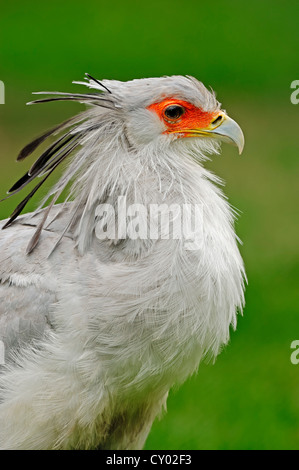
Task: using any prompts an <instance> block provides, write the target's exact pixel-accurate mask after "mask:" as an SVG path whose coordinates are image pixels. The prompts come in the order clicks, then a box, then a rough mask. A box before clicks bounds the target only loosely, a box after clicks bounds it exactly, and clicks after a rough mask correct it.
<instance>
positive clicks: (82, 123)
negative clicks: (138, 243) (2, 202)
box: [3, 74, 244, 228]
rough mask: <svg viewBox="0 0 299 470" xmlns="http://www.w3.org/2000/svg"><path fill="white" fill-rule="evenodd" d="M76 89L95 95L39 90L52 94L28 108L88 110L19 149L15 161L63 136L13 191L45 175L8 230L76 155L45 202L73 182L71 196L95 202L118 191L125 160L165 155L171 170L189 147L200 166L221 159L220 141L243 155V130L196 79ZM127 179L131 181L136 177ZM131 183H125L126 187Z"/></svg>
mask: <svg viewBox="0 0 299 470" xmlns="http://www.w3.org/2000/svg"><path fill="white" fill-rule="evenodd" d="M74 83H77V84H83V85H85V86H87V87H89V88H91V89H93V90H96V93H95V92H92V93H62V92H38V93H36V94H50V95H52V96H51V97H47V98H42V99H37V100H35V101H33V102H30V103H28V104H35V103H45V102H49V101H77V102H80V103H84V104H87V105H88V106H89V107H90V108H89V109H88V110H87V111H85V112H83V113H80V114H79V115H77V116H75V117H73V118H71V119H69V120H67V121H66V122H63V123H62V124H59V125H58V126H56V127H55V128H53V129H51V130H50V131H47V132H45V133H44V134H43V135H42V136H40V137H38V138H36V139H34V140H33V141H32V142H30V143H29V144H28V145H26V146H25V147H24V148H23V149H22V150H21V152H20V154H19V156H18V160H24V159H25V158H26V157H28V156H29V155H31V154H32V153H33V152H34V151H35V150H36V149H37V148H38V147H39V146H40V145H41V144H42V143H43V142H44V141H45V140H46V139H47V138H48V137H50V136H55V135H57V134H61V133H63V135H62V136H60V137H59V138H58V139H57V140H56V141H55V142H54V143H53V144H51V145H50V146H49V147H48V148H47V149H46V150H45V151H44V152H43V153H41V155H40V156H39V157H38V158H37V160H36V161H35V162H34V163H33V165H32V166H31V168H30V169H29V171H28V172H26V173H25V174H24V175H23V176H22V177H21V178H20V179H19V180H18V181H17V182H16V183H15V184H14V185H13V186H12V187H11V188H10V190H9V191H8V192H9V196H8V197H10V196H12V195H14V194H16V193H18V192H19V191H20V190H21V189H23V188H24V187H25V186H27V184H28V183H30V182H32V181H33V180H34V179H35V178H36V177H40V176H42V177H43V178H42V179H41V181H40V182H39V183H38V184H37V185H36V186H35V188H34V189H33V190H32V191H31V192H30V193H29V194H28V196H26V198H25V199H24V200H23V201H22V202H21V203H20V204H19V205H18V206H17V207H16V209H15V211H14V212H13V214H12V215H11V217H10V218H9V220H8V222H7V223H6V224H5V226H4V227H3V228H5V227H7V226H9V225H10V224H11V223H12V222H13V221H14V220H15V219H16V218H17V217H18V215H19V214H20V213H21V211H22V210H23V209H24V207H25V206H26V204H27V203H28V201H29V200H30V199H31V198H32V196H33V195H34V194H35V193H36V191H37V190H38V189H39V188H40V187H41V185H42V184H43V183H44V182H45V181H46V180H47V178H48V177H49V176H50V175H51V174H52V173H53V171H55V169H56V168H57V167H58V166H59V165H60V164H61V163H62V162H64V161H65V160H66V159H67V158H69V157H70V156H73V158H72V162H71V163H70V164H69V166H68V167H67V169H66V171H65V173H64V175H63V176H62V178H61V179H60V180H59V181H58V183H57V184H56V185H55V186H54V188H53V189H52V190H51V191H50V192H49V193H48V196H47V198H48V197H49V196H53V195H55V197H54V198H53V200H52V203H54V202H55V201H56V199H57V198H58V197H59V195H60V194H61V193H62V191H63V190H64V189H65V188H66V187H67V186H68V184H69V183H70V182H72V181H73V182H74V184H73V186H72V188H71V192H72V191H73V193H74V194H78V188H80V189H81V190H82V188H83V189H84V193H86V198H85V199H86V200H88V201H89V200H93V198H95V195H97V194H98V192H99V188H102V192H103V193H105V192H106V191H108V190H109V191H110V190H111V189H109V188H111V187H112V188H115V187H117V184H118V182H119V181H117V178H119V175H122V176H123V175H124V171H120V169H121V168H122V166H123V165H124V164H125V163H126V162H127V161H128V155H130V156H131V155H133V157H134V155H137V156H143V157H145V159H144V160H142V161H143V162H146V159H147V157H150V158H151V157H152V156H153V155H155V156H156V157H157V156H158V159H159V161H161V160H163V157H165V165H166V166H168V168H169V165H168V163H169V162H170V166H173V163H174V162H175V161H178V160H179V159H178V158H173V157H176V156H177V155H178V156H180V155H181V156H183V155H184V154H185V153H186V152H185V150H186V149H187V150H188V152H187V153H188V156H189V150H190V148H191V156H192V157H193V156H194V155H195V156H196V158H197V159H198V160H200V159H201V158H202V159H204V157H205V155H206V154H207V153H210V154H211V153H217V152H218V148H219V142H221V141H226V142H229V143H232V144H234V145H236V146H237V147H238V149H239V152H240V153H241V152H242V150H243V146H244V136H243V133H242V130H241V129H240V127H239V125H238V124H237V123H236V122H235V121H234V120H233V119H231V118H230V117H229V116H228V115H227V114H226V112H225V111H223V110H221V106H220V103H219V102H218V101H217V100H216V97H215V94H214V93H213V92H211V91H209V90H207V88H206V87H205V86H204V85H203V84H202V83H201V82H199V81H198V80H196V79H195V78H193V77H190V76H172V77H161V78H145V79H136V80H131V81H128V82H121V81H116V80H103V81H99V80H97V79H95V78H93V77H91V76H90V75H88V74H86V81H85V82H74ZM53 95H54V96H53ZM169 149H170V151H169ZM163 151H164V153H163ZM75 152H76V155H74V153H75ZM167 158H168V161H166V160H167ZM132 161H133V165H134V163H136V162H137V161H138V162H139V165H140V162H141V159H136V158H135V159H134V158H133V160H132ZM141 166H142V163H141ZM113 169H114V171H112V170H113ZM143 169H144V168H143V167H142V168H141V171H142V170H143ZM137 170H138V168H137ZM138 171H139V170H138ZM178 171H179V170H178ZM127 173H129V175H130V178H131V179H132V178H133V179H134V176H133V173H131V172H130V171H127ZM88 178H89V179H88ZM126 184H127V182H126V181H123V185H125V186H126ZM46 200H47V199H45V200H44V201H46ZM80 200H83V196H82V198H81V199H80ZM44 201H43V202H44ZM89 206H91V204H88V207H89Z"/></svg>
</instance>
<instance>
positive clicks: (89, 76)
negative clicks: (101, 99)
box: [85, 73, 112, 94]
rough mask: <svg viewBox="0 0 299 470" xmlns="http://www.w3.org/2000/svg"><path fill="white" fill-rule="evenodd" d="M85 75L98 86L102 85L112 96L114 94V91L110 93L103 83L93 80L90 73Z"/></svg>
mask: <svg viewBox="0 0 299 470" xmlns="http://www.w3.org/2000/svg"><path fill="white" fill-rule="evenodd" d="M85 75H86V77H88V78H89V79H90V80H92V81H93V82H95V83H97V84H98V85H100V86H101V87H102V88H104V89H105V90H106V91H108V93H111V94H112V91H110V90H109V89H108V88H107V87H106V86H105V85H103V83H101V82H99V80H97V79H96V78H93V77H92V76H91V75H89V73H86V74H85Z"/></svg>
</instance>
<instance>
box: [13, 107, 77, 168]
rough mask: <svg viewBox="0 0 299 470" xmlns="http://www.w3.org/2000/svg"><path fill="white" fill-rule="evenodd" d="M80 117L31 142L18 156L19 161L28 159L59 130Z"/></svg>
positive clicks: (71, 119)
mask: <svg viewBox="0 0 299 470" xmlns="http://www.w3.org/2000/svg"><path fill="white" fill-rule="evenodd" d="M77 118H78V117H77V116H75V117H72V118H70V119H68V120H67V121H64V122H62V123H61V124H59V125H58V126H56V127H54V128H53V129H51V130H49V131H47V132H45V133H44V134H42V135H41V136H40V137H37V138H36V139H34V140H33V141H32V142H30V143H29V144H27V145H26V146H25V147H24V148H23V149H22V150H21V151H20V153H19V155H18V158H17V161H21V160H24V159H25V158H27V157H28V156H29V155H31V154H32V153H33V152H34V150H36V149H37V147H39V146H40V145H41V144H42V143H43V142H44V141H45V140H46V139H47V138H48V137H50V136H51V135H53V134H55V133H56V132H57V131H59V130H62V129H63V128H64V127H67V126H68V125H70V124H71V123H72V122H74V121H76V119H77Z"/></svg>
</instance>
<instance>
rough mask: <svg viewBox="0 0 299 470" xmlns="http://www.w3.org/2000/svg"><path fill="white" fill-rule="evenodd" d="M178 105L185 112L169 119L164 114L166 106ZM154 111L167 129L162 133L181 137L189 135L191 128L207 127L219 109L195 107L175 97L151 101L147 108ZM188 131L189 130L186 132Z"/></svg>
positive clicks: (190, 134)
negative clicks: (212, 110) (157, 101)
mask: <svg viewBox="0 0 299 470" xmlns="http://www.w3.org/2000/svg"><path fill="white" fill-rule="evenodd" d="M171 105H179V106H182V107H183V108H184V109H185V112H184V114H183V115H182V116H180V117H179V118H178V119H171V120H170V119H169V118H167V117H166V116H165V114H164V111H165V109H166V108H167V107H168V106H171ZM147 109H149V110H150V111H154V112H155V113H156V114H157V115H158V116H159V118H160V119H161V121H163V123H164V124H165V125H166V127H167V129H166V130H165V131H164V132H163V134H173V133H179V134H182V135H181V137H191V136H192V135H193V134H192V133H191V132H190V131H191V130H192V129H207V128H208V127H209V126H210V124H211V122H212V121H213V119H215V117H217V115H218V114H219V111H216V112H207V111H203V110H202V109H200V108H197V107H196V106H194V105H193V104H191V103H188V102H187V101H182V100H176V99H165V100H163V101H160V102H159V103H153V104H151V105H150V106H148V108H147ZM188 131H189V132H188Z"/></svg>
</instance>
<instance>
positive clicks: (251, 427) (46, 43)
mask: <svg viewBox="0 0 299 470" xmlns="http://www.w3.org/2000/svg"><path fill="white" fill-rule="evenodd" d="M298 14H299V8H298V1H296V0H294V1H292V0H289V1H288V2H282V1H273V0H272V1H268V0H267V1H266V0H263V1H256V0H251V1H250V2H249V1H248V2H240V1H230V0H226V1H225V2H223V1H218V0H214V1H213V2H205V1H192V0H189V1H188V2H182V1H180V2H179V1H176V0H173V1H163V0H162V1H159V2H157V1H151V2H148V3H145V2H137V1H135V2H134V1H126V2H124V1H122V2H120V1H118V0H114V1H113V2H101V1H93V0H89V1H88V2H82V1H78V0H73V1H71V2H68V1H66V2H64V3H63V2H60V1H59V2H58V1H56V0H54V1H51V2H50V3H42V2H39V3H38V2H36V1H34V2H33V1H26V2H21V1H19V2H18V1H15V2H3V1H1V2H0V80H2V81H3V82H4V83H5V86H6V96H5V98H6V104H5V105H0V119H1V123H0V159H1V160H0V163H1V166H0V168H1V170H0V189H1V195H5V191H6V190H7V189H8V188H9V187H10V186H11V185H12V183H13V182H14V181H15V180H16V178H17V177H18V176H21V175H22V174H23V173H24V171H25V170H27V168H28V165H29V164H30V163H31V162H32V160H30V161H29V162H24V163H18V164H16V163H15V158H16V155H17V153H18V151H19V150H20V149H21V147H22V146H24V145H25V144H26V143H27V142H28V141H29V140H30V139H32V138H33V137H35V136H37V135H39V133H41V132H42V131H43V130H45V129H46V128H47V127H49V126H53V125H54V124H55V123H58V122H61V121H62V120H63V119H64V118H67V117H68V116H71V115H72V114H73V113H75V112H78V111H81V110H82V105H79V104H73V103H50V104H48V105H40V106H34V107H26V106H25V103H26V102H27V101H30V100H31V92H32V91H39V90H59V91H80V90H81V89H80V88H79V87H78V86H77V85H73V84H72V83H71V82H72V80H81V79H82V78H83V75H84V73H85V72H89V73H90V74H91V75H94V76H96V77H97V78H99V79H100V78H115V79H120V80H127V79H132V78H138V77H148V76H161V75H172V74H182V75H183V74H189V75H194V76H195V77H197V78H198V79H200V80H202V81H203V82H204V83H205V84H206V86H211V87H212V88H213V89H214V90H216V92H217V97H218V99H219V100H220V101H221V102H222V103H223V107H224V109H226V110H227V112H228V113H229V114H230V115H231V116H232V117H233V118H234V119H236V120H237V121H238V123H239V124H240V125H241V127H242V128H243V131H244V134H245V138H246V145H245V150H244V153H243V155H242V156H241V157H239V156H238V154H237V151H236V149H235V148H233V147H230V146H226V145H223V152H222V156H221V157H218V156H217V157H214V158H213V161H212V162H209V164H208V166H209V167H210V168H211V169H212V170H213V171H214V172H216V173H217V174H218V175H219V176H220V177H222V178H223V179H224V180H225V181H226V187H225V191H226V194H227V195H228V196H229V200H230V202H231V204H232V205H233V206H235V207H237V208H238V209H239V210H240V211H241V215H240V218H239V220H238V222H237V224H236V229H237V233H238V235H239V236H240V238H241V239H242V240H243V246H242V247H241V251H242V255H243V257H244V260H245V263H246V269H247V274H248V279H249V285H248V288H247V292H246V308H245V311H244V316H243V317H240V318H239V323H238V327H237V331H236V332H232V335H231V341H230V344H229V345H228V346H227V347H226V348H225V349H224V351H223V352H222V354H221V355H220V356H219V357H218V358H217V361H216V363H215V364H214V365H213V364H202V365H201V366H200V368H199V371H198V374H197V375H196V376H194V377H192V378H190V379H189V380H188V381H187V382H186V383H185V384H184V385H183V386H182V387H181V388H180V389H179V390H175V391H173V392H172V393H171V394H170V398H169V400H168V412H167V414H166V415H165V416H164V417H163V419H162V420H160V421H159V420H157V421H156V422H155V424H154V426H153V428H152V431H151V433H150V436H149V438H148V440H147V443H146V448H147V449H298V448H299V364H298V365H297V366H296V365H293V364H292V363H291V361H290V355H291V352H292V351H291V349H290V345H291V342H292V341H293V340H296V339H299V321H298V295H297V294H298V278H299V276H298V275H299V266H298V210H297V203H298V150H299V143H298V117H299V105H297V106H296V105H293V104H291V101H290V95H291V91H292V90H291V89H290V84H291V82H292V81H293V80H296V79H299V70H298V51H299V41H298V37H299V33H298ZM18 200H19V199H18V198H17V197H16V198H14V200H13V201H12V200H9V201H7V202H5V203H2V204H1V205H0V216H1V217H7V216H8V214H9V212H10V211H11V210H12V209H13V207H14V206H15V205H16V203H17V201H18ZM36 204H37V199H35V200H34V202H33V203H32V204H31V206H30V207H29V209H32V208H34V207H35V206H36Z"/></svg>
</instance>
